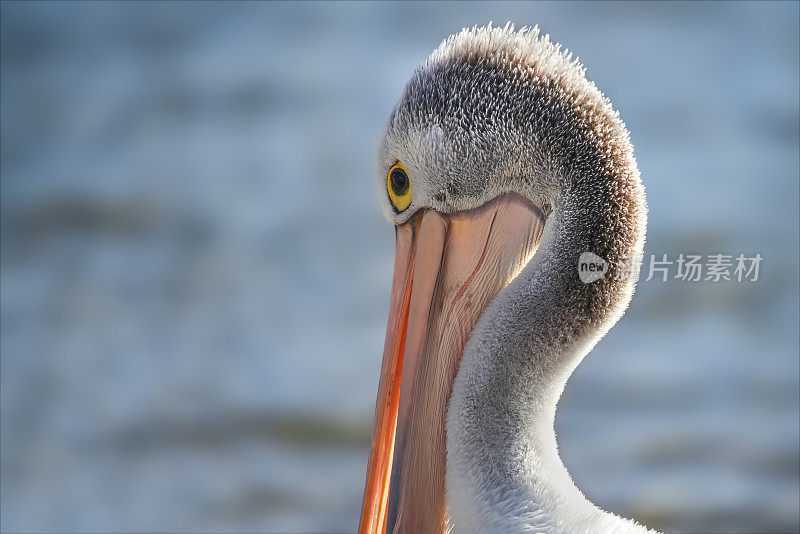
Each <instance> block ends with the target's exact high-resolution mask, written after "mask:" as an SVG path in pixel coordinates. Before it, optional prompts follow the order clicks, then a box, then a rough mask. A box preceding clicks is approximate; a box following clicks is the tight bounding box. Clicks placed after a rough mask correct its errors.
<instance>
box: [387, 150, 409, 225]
mask: <svg viewBox="0 0 800 534" xmlns="http://www.w3.org/2000/svg"><path fill="white" fill-rule="evenodd" d="M386 189H387V190H388V191H389V199H390V200H391V201H392V205H393V206H394V209H396V210H397V212H398V213H399V212H401V211H405V210H406V209H407V208H408V206H409V205H410V204H411V180H410V179H409V177H408V173H407V172H406V168H405V167H403V164H402V163H400V162H399V161H398V162H397V163H395V164H394V165H392V168H391V169H389V174H388V175H387V177H386Z"/></svg>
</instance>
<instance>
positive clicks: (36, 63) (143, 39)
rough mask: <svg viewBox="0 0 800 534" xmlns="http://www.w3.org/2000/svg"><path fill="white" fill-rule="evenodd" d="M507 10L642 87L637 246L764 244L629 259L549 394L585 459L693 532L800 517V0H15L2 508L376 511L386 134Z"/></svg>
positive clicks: (586, 480)
mask: <svg viewBox="0 0 800 534" xmlns="http://www.w3.org/2000/svg"><path fill="white" fill-rule="evenodd" d="M490 20H492V21H494V22H495V23H496V24H497V23H499V24H503V23H505V22H506V21H508V20H511V21H513V22H515V23H516V24H517V25H518V26H522V25H534V24H538V25H539V26H540V27H541V28H542V30H543V31H544V32H545V33H549V34H550V35H551V36H552V38H553V39H554V40H556V41H558V42H561V43H563V44H564V45H565V46H566V47H568V48H569V49H570V50H571V51H574V52H575V53H576V54H577V55H578V56H580V58H581V59H582V60H583V62H584V63H585V65H586V66H587V67H588V75H589V77H590V78H591V79H593V80H594V81H595V82H596V83H597V85H598V86H599V87H600V89H601V90H602V91H604V92H605V93H606V95H608V96H609V97H610V98H611V100H612V101H613V102H614V105H615V107H616V108H618V109H619V110H621V114H622V117H623V119H624V120H625V121H626V123H627V125H628V126H629V128H630V131H631V134H632V138H633V141H634V144H635V146H636V155H637V157H638V161H639V165H640V167H641V169H642V175H643V178H644V181H645V184H646V187H647V195H648V202H649V206H650V224H649V231H648V241H647V254H648V255H649V254H657V255H659V256H660V255H661V254H663V253H667V254H670V255H672V256H673V258H674V256H675V255H677V254H679V253H686V254H689V253H692V254H703V255H708V254H714V253H720V252H722V253H726V254H733V255H736V254H739V253H744V254H746V255H748V256H752V255H754V254H756V253H760V254H761V255H762V256H763V258H764V259H763V262H762V264H761V269H760V274H759V280H758V281H757V282H756V283H747V282H742V283H739V282H721V283H711V282H706V283H690V282H681V281H675V280H671V281H669V282H666V283H665V282H661V281H659V280H656V279H655V278H658V276H657V277H654V279H653V280H651V281H649V282H645V281H644V280H643V281H642V282H641V283H640V285H639V289H638V292H637V295H636V296H635V298H634V300H633V303H632V305H631V307H630V309H629V312H628V314H627V315H626V317H625V318H624V319H623V320H622V321H621V322H620V323H619V324H618V325H617V326H616V327H615V328H614V329H612V331H611V333H610V334H609V335H608V336H607V337H606V338H605V339H604V340H603V341H602V342H601V343H600V344H599V345H598V346H597V348H596V349H595V350H594V351H593V352H592V353H591V354H590V355H589V356H588V357H587V359H586V360H585V361H584V363H583V364H581V366H580V367H579V368H578V370H577V372H576V373H575V375H574V376H573V378H572V379H571V381H570V383H569V385H568V386H567V389H566V392H565V394H564V397H563V399H562V402H561V404H560V406H559V412H558V417H557V430H558V432H559V441H560V450H561V454H562V456H563V458H564V461H565V463H566V465H567V466H568V468H569V469H570V471H571V473H572V475H573V477H574V478H575V480H576V482H577V484H578V485H579V487H581V488H583V489H584V490H585V493H586V494H587V495H588V496H589V497H590V498H591V499H593V500H594V501H596V502H597V503H598V504H600V505H601V506H603V507H605V508H607V509H610V510H613V511H615V512H618V513H620V514H623V515H628V516H635V517H637V518H638V519H640V520H641V521H644V522H647V523H648V524H649V525H650V526H653V527H658V528H660V529H667V530H669V531H673V532H748V531H752V532H792V531H797V530H798V528H799V527H800V520H799V519H798V499H799V498H800V490H799V489H798V468H799V467H800V465H799V462H798V432H799V430H798V402H799V401H798V372H799V371H798V176H799V175H800V174H799V173H800V171H799V170H798V141H799V136H798V113H799V109H800V106H799V105H798V89H799V88H798V61H799V60H798V4H797V3H796V2H785V3H776V4H767V3H760V2H759V3H757V4H749V3H744V2H735V3H711V4H689V3H683V2H678V3H666V4H656V3H647V4H635V3H628V2H624V3H620V4H602V3H601V4H595V3H588V2H580V3H575V4H562V3H558V4H551V3H532V4H523V3H514V4H491V5H483V4H478V3H466V4H457V3H451V2H447V3H441V4H421V3H409V4H400V3H381V4H368V3H357V4H347V3H333V4H325V3H311V4H288V3H286V4H284V3H266V4H259V3H250V2H247V3H241V4H216V3H205V2H203V3H200V2H198V3H180V2H166V3H158V4H157V3H136V4H124V3H117V2H113V3H107V4H106V3H99V2H82V3H77V4H69V3H62V2H48V3H41V4H38V3H13V2H3V3H2V4H0V22H1V24H2V29H1V31H0V37H1V40H2V42H1V43H0V55H1V57H2V82H1V83H2V90H1V91H0V94H1V102H2V114H1V120H0V124H1V125H2V131H1V133H2V138H1V140H2V151H1V155H2V161H1V163H2V181H1V184H2V186H1V187H0V193H1V196H0V198H1V205H2V233H1V234H0V237H2V254H1V255H0V257H1V260H0V266H1V269H2V271H1V274H2V282H1V285H0V289H1V290H2V292H1V295H2V299H1V301H0V302H1V303H2V314H1V315H0V319H1V320H2V329H1V333H0V341H1V342H2V360H1V361H2V369H1V372H0V380H1V381H2V384H1V385H2V387H1V388H0V394H1V396H2V399H1V400H2V402H1V403H0V414H1V415H2V437H1V438H0V444H1V445H2V455H1V458H2V484H1V487H0V489H1V490H2V493H1V495H0V505H1V506H2V513H1V514H0V528H2V530H3V531H5V532H47V531H62V532H79V531H98V532H99V531H103V532H117V531H137V532H151V531H157V532H171V531H192V532H205V531H237V532H246V531H260V532H336V531H353V530H354V529H355V527H356V522H357V516H358V511H359V507H360V500H361V495H362V489H363V479H364V469H365V465H366V459H367V448H368V441H369V433H370V427H371V418H372V410H373V406H374V400H375V392H376V386H377V376H378V370H379V365H380V358H381V352H382V347H383V335H384V327H385V318H386V312H387V308H388V292H389V286H390V278H391V269H392V254H393V230H392V227H391V226H390V225H389V224H388V223H387V222H386V221H385V220H384V219H383V217H382V215H381V213H380V211H379V208H378V202H377V197H376V194H377V193H376V191H375V186H374V179H373V175H374V172H375V156H376V147H377V144H378V141H379V138H380V135H381V133H382V129H383V127H384V124H385V121H386V120H387V118H388V115H389V113H390V110H391V108H392V106H393V104H394V103H395V100H396V99H397V98H398V96H399V95H400V92H401V90H402V87H403V84H404V83H405V81H406V79H407V78H408V76H409V75H410V73H411V72H412V70H413V69H414V67H415V66H416V65H417V64H418V63H419V62H420V61H422V60H423V59H424V58H425V57H426V55H427V54H428V53H429V52H430V51H431V50H433V48H435V47H436V46H437V45H438V44H439V42H440V41H441V40H442V39H443V38H445V37H446V36H447V35H449V34H450V33H453V32H456V31H458V30H459V29H461V28H462V27H463V26H471V25H473V24H476V23H479V24H484V23H487V22H488V21H490ZM646 270H647V266H645V273H646ZM672 272H673V273H674V271H672Z"/></svg>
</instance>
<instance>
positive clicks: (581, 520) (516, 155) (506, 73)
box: [361, 25, 646, 533]
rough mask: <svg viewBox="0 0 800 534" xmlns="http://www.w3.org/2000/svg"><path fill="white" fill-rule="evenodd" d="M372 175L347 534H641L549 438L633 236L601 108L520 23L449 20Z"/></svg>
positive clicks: (637, 204)
mask: <svg viewBox="0 0 800 534" xmlns="http://www.w3.org/2000/svg"><path fill="white" fill-rule="evenodd" d="M377 182H378V188H379V198H380V202H381V204H382V207H383V211H384V213H385V214H386V217H387V218H388V219H389V221H390V222H391V223H393V224H394V225H395V227H396V250H395V268H394V280H393V285H392V293H391V299H390V300H391V301H390V312H389V323H388V327H387V334H386V344H385V347H384V360H383V366H382V369H381V378H380V384H379V389H378V401H377V406H376V413H375V428H374V433H373V441H372V451H371V454H370V460H369V466H368V470H367V485H366V490H365V496H364V507H363V512H362V518H361V531H362V532H384V531H386V532H398V533H399V532H403V533H406V532H409V533H411V532H419V533H427V532H444V531H446V530H447V529H448V528H452V529H453V531H455V532H486V531H491V532H496V531H502V532H507V531H522V530H526V531H540V532H602V531H607V530H609V529H612V527H613V528H617V527H619V526H623V527H624V528H625V529H628V530H636V529H642V527H640V526H638V525H636V524H635V523H633V522H631V521H628V520H623V519H620V518H618V517H616V516H614V515H612V514H609V513H607V512H603V511H601V510H599V509H598V508H596V507H595V506H594V505H592V504H591V503H589V502H588V501H587V500H586V499H585V498H583V495H582V494H581V493H580V491H578V490H577V488H575V486H574V484H573V483H572V480H571V479H570V477H569V475H568V473H567V472H566V470H565V469H564V467H563V464H562V463H561V460H560V459H559V457H558V453H557V449H556V442H555V433H554V430H553V421H554V417H555V407H556V403H557V401H558V398H559V396H560V394H561V392H562V390H563V388H564V385H565V383H566V380H567V378H568V377H569V375H570V374H571V373H572V371H573V370H574V368H575V366H577V365H578V363H579V362H580V360H581V359H582V358H583V356H584V355H585V354H586V353H587V352H588V351H589V350H590V349H591V348H592V347H593V346H594V344H595V343H596V342H597V341H598V340H599V339H600V338H601V337H602V336H603V335H604V334H605V333H606V332H607V331H608V329H609V328H610V327H611V326H612V325H613V324H614V323H615V322H616V321H617V319H618V318H619V317H620V316H621V315H622V313H623V311H624V309H625V308H626V306H627V305H628V302H629V301H630V298H631V296H632V294H633V287H634V284H635V280H636V278H637V276H638V267H639V265H638V261H637V258H638V257H639V256H640V255H641V252H642V248H643V245H644V237H645V226H646V207H645V198H644V189H643V187H642V185H641V183H640V180H639V170H638V168H637V166H636V162H635V160H634V156H633V147H632V145H631V143H630V141H629V137H628V132H627V129H626V128H625V125H624V124H623V122H622V121H621V120H620V118H619V115H618V113H617V112H616V111H614V109H613V108H612V106H611V103H610V102H609V101H608V99H607V98H605V97H604V96H603V94H602V93H601V92H600V91H599V90H598V89H597V88H596V87H595V85H594V84H593V83H592V82H590V81H588V80H587V79H586V77H585V71H584V68H583V67H582V66H581V65H580V63H578V61H577V60H573V59H572V57H571V55H569V54H567V53H566V52H563V51H561V49H560V46H558V45H556V44H553V43H552V42H550V40H549V39H548V37H547V36H541V35H540V34H539V31H538V30H537V29H536V28H534V29H527V28H524V29H522V30H520V31H515V30H514V29H513V27H511V26H508V25H507V26H506V27H505V28H496V27H492V26H491V25H489V26H488V27H484V28H477V27H475V28H472V29H467V30H463V31H462V32H461V33H459V34H456V35H453V36H451V37H449V38H448V39H446V40H445V41H444V42H443V43H442V44H441V45H440V47H439V48H438V49H437V50H436V51H434V52H433V54H432V55H431V56H430V57H429V58H428V60H427V61H426V62H425V63H424V64H422V65H421V66H420V67H419V68H417V70H416V71H415V72H414V74H413V75H412V77H411V79H410V81H409V82H408V84H407V85H406V87H405V90H404V92H403V94H402V97H401V98H400V101H399V103H398V104H397V106H396V107H395V109H394V111H393V112H392V114H391V117H390V119H389V123H388V126H387V128H386V132H385V135H384V137H383V140H382V142H381V145H380V148H379V155H378V172H377ZM586 253H590V254H591V255H592V256H591V257H593V258H597V259H598V260H599V261H601V262H602V272H601V276H599V277H595V278H596V279H594V280H592V281H590V282H589V283H584V281H583V280H584V278H582V277H581V276H580V274H581V273H580V271H579V269H580V260H581V257H582V255H585V254H586ZM584 257H585V256H584ZM623 530H624V529H623Z"/></svg>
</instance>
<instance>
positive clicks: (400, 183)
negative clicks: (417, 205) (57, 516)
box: [391, 168, 408, 196]
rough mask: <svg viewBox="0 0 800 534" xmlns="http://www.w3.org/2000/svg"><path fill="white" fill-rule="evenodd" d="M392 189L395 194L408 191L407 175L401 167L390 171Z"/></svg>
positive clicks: (399, 194)
mask: <svg viewBox="0 0 800 534" xmlns="http://www.w3.org/2000/svg"><path fill="white" fill-rule="evenodd" d="M391 179H392V191H394V194H395V195H398V196H402V195H405V194H406V192H407V191H408V175H406V171H404V170H403V169H399V168H398V169H395V170H393V171H392V176H391Z"/></svg>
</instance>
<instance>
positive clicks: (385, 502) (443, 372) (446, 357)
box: [359, 194, 544, 534]
mask: <svg viewBox="0 0 800 534" xmlns="http://www.w3.org/2000/svg"><path fill="white" fill-rule="evenodd" d="M543 222H544V220H543V217H542V215H541V212H540V211H539V210H538V209H536V208H535V207H534V206H533V205H532V204H531V203H530V202H529V201H527V200H526V199H524V198H522V197H520V196H519V195H513V194H511V195H504V196H502V197H499V198H497V199H495V200H493V201H491V202H489V203H487V204H486V205H484V206H482V207H481V208H477V209H475V210H470V211H465V212H460V213H455V214H451V215H442V214H439V213H437V212H436V211H433V210H423V211H421V212H420V213H418V214H416V215H415V216H414V217H412V218H411V219H410V220H409V221H408V222H407V223H406V224H404V225H402V226H399V227H397V236H396V245H395V265H394V277H393V281H392V293H391V298H390V310H389V321H388V325H387V330H386V342H385V345H384V353H383V364H382V367H381V375H380V382H379V385H378V400H377V404H376V407H375V426H374V429H373V436H372V448H371V452H370V458H369V464H368V468H367V480H366V487H365V490H364V504H363V508H362V513H361V523H360V527H359V532H360V533H361V534H367V533H369V534H377V533H381V534H383V533H385V532H394V533H406V532H441V531H443V530H444V528H445V503H444V500H445V497H444V469H445V457H446V451H445V436H444V426H445V418H446V411H447V402H448V400H449V397H450V393H451V391H452V385H453V380H454V379H455V374H456V372H457V370H458V364H459V362H460V359H461V355H462V353H463V350H464V345H465V344H466V341H467V339H468V337H469V335H470V333H471V332H472V330H473V328H474V326H475V323H476V322H477V320H478V318H479V317H480V315H481V314H482V313H483V311H484V310H485V308H486V307H487V306H488V304H489V303H490V302H491V301H492V300H493V299H494V297H495V296H496V295H497V293H498V292H499V291H500V290H501V289H502V288H503V287H504V286H505V285H507V284H508V282H509V281H511V279H513V278H514V276H516V275H517V273H518V272H519V271H520V270H521V269H522V267H523V266H524V265H525V264H526V263H527V261H528V260H529V259H530V257H531V256H532V255H533V253H534V251H535V250H536V247H537V246H538V243H539V239H540V237H541V232H542V227H543Z"/></svg>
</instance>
